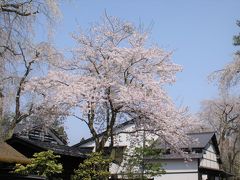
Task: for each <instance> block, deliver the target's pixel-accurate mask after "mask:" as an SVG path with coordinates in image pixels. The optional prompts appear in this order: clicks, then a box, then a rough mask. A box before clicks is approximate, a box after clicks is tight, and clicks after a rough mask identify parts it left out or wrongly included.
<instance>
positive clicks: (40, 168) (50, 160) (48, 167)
mask: <svg viewBox="0 0 240 180" xmlns="http://www.w3.org/2000/svg"><path fill="white" fill-rule="evenodd" d="M59 157H60V156H59V155H54V154H53V151H50V150H49V151H43V152H40V153H35V154H34V155H33V158H31V163H30V164H27V165H26V166H24V165H21V164H16V167H15V171H14V172H15V173H19V174H23V175H28V174H34V175H39V176H44V177H48V178H49V177H52V176H53V175H54V174H60V173H62V171H63V167H62V164H60V163H57V158H59Z"/></svg>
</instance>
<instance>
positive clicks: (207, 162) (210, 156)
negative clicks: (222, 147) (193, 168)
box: [200, 144, 219, 169]
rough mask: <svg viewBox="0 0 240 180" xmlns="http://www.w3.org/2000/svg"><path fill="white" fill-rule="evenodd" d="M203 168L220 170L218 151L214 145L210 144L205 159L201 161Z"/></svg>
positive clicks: (204, 155)
mask: <svg viewBox="0 0 240 180" xmlns="http://www.w3.org/2000/svg"><path fill="white" fill-rule="evenodd" d="M200 166H201V167H208V168H213V169H219V163H218V162H217V155H216V151H215V149H214V147H213V145H212V144H209V145H208V146H207V148H206V151H205V153H204V154H203V159H202V160H201V161H200Z"/></svg>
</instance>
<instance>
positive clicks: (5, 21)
mask: <svg viewBox="0 0 240 180" xmlns="http://www.w3.org/2000/svg"><path fill="white" fill-rule="evenodd" d="M59 17H60V11H59V7H58V1H57V0H44V1H38V0H0V74H1V76H0V140H6V139H8V138H10V137H11V135H12V133H13V130H14V128H15V126H16V125H17V124H18V123H20V122H22V120H25V119H27V118H28V117H30V115H32V114H33V112H35V111H36V110H37V108H35V103H34V99H35V100H36V99H37V98H36V97H33V96H30V94H27V93H24V91H23V90H24V87H25V83H26V81H27V80H28V79H29V77H30V76H39V72H41V71H40V70H41V69H42V70H43V69H46V67H47V64H48V61H49V60H50V59H51V57H50V56H53V51H51V50H54V48H53V47H52V46H51V44H50V43H49V42H44V43H43V42H37V43H33V42H34V37H35V36H34V35H35V32H34V30H35V27H36V25H37V24H41V23H43V22H41V21H40V19H43V21H44V22H46V23H47V25H45V24H44V23H43V24H42V25H44V26H42V27H46V26H49V25H50V24H53V23H54V22H57V20H58V19H59ZM46 29H47V28H46ZM50 29H52V28H49V30H50ZM49 32H50V31H49ZM35 42H36V41H35ZM54 53H56V51H55V50H54ZM38 108H39V107H38Z"/></svg>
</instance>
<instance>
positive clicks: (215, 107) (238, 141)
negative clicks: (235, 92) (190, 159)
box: [199, 96, 240, 175]
mask: <svg viewBox="0 0 240 180" xmlns="http://www.w3.org/2000/svg"><path fill="white" fill-rule="evenodd" d="M199 115H200V118H201V119H202V121H205V124H206V125H207V126H208V127H210V129H211V130H213V131H215V132H216V134H217V137H218V145H219V149H220V152H221V155H222V159H223V165H224V168H225V170H227V171H228V172H231V173H235V174H236V175H237V173H239V168H240V166H239V158H240V103H239V98H238V97H235V96H222V97H220V98H218V99H213V100H205V101H203V103H202V110H201V112H200V114H199Z"/></svg>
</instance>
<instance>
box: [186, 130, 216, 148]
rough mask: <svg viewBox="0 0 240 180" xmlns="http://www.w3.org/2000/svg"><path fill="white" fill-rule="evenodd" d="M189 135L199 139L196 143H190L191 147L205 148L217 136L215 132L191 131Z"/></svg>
mask: <svg viewBox="0 0 240 180" xmlns="http://www.w3.org/2000/svg"><path fill="white" fill-rule="evenodd" d="M188 135H189V137H190V138H191V139H193V140H195V139H196V140H197V142H196V143H193V144H189V146H190V147H191V148H204V147H205V146H206V145H207V144H208V143H209V142H210V141H211V140H212V138H214V137H213V136H215V132H199V133H189V134H188Z"/></svg>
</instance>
